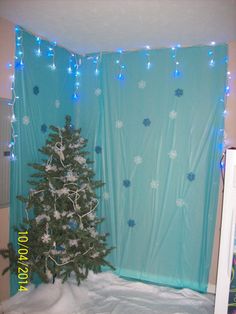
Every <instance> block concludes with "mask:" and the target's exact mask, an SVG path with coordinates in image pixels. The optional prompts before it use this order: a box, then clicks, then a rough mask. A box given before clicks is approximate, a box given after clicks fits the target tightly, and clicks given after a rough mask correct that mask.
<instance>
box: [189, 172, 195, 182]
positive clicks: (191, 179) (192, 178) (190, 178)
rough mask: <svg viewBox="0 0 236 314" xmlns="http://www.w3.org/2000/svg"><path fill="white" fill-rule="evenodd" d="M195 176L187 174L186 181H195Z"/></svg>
mask: <svg viewBox="0 0 236 314" xmlns="http://www.w3.org/2000/svg"><path fill="white" fill-rule="evenodd" d="M195 177H196V176H195V174H194V173H193V172H189V173H188V174H187V179H188V180H189V181H194V180H195Z"/></svg>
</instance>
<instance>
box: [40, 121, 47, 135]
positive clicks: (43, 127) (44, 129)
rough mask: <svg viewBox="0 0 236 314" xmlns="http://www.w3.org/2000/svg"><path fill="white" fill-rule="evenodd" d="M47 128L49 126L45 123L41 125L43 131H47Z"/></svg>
mask: <svg viewBox="0 0 236 314" xmlns="http://www.w3.org/2000/svg"><path fill="white" fill-rule="evenodd" d="M47 129H48V127H47V126H46V124H45V123H44V124H42V125H41V132H43V133H46V132H47Z"/></svg>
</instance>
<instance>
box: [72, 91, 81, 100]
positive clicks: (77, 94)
mask: <svg viewBox="0 0 236 314" xmlns="http://www.w3.org/2000/svg"><path fill="white" fill-rule="evenodd" d="M79 98H80V95H79V93H78V92H74V94H73V99H74V100H79Z"/></svg>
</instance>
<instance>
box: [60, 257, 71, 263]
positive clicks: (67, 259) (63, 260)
mask: <svg viewBox="0 0 236 314" xmlns="http://www.w3.org/2000/svg"><path fill="white" fill-rule="evenodd" d="M70 259H71V258H70V257H69V256H66V257H62V258H61V261H62V263H67V262H69V260H70Z"/></svg>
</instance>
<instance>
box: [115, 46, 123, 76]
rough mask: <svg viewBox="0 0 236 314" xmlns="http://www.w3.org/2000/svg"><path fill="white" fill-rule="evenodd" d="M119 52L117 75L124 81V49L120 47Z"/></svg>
mask: <svg viewBox="0 0 236 314" xmlns="http://www.w3.org/2000/svg"><path fill="white" fill-rule="evenodd" d="M118 53H119V58H117V59H116V64H117V65H118V68H119V74H118V75H117V79H118V80H120V81H124V79H125V76H124V73H123V72H124V69H125V66H124V64H123V63H122V59H123V58H122V57H123V50H122V49H119V50H118Z"/></svg>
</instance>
